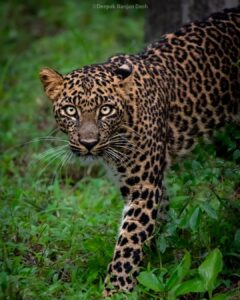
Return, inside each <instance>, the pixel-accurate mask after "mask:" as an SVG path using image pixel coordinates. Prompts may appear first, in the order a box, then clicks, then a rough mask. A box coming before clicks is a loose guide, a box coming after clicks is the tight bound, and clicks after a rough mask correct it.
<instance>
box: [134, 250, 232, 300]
mask: <svg viewBox="0 0 240 300" xmlns="http://www.w3.org/2000/svg"><path fill="white" fill-rule="evenodd" d="M190 268H191V256H190V253H189V252H186V253H185V255H184V257H183V258H182V260H181V262H180V263H179V264H178V265H176V267H174V268H173V269H172V270H170V271H166V270H165V269H163V271H162V272H161V269H160V270H159V271H160V275H159V278H158V276H157V275H156V274H155V273H154V272H153V271H143V272H141V273H140V275H139V276H138V281H139V282H140V283H141V284H142V285H143V286H144V288H145V289H147V290H153V291H155V292H157V293H158V294H157V293H156V299H157V298H158V296H159V297H161V298H162V299H168V300H176V299H177V297H179V296H182V295H186V294H189V293H204V292H208V294H209V299H214V298H213V297H212V292H213V290H214V289H215V288H216V286H217V285H216V279H217V276H218V274H219V273H220V272H221V270H222V254H221V252H220V251H219V249H214V250H213V251H211V252H210V253H209V254H208V256H207V257H206V258H205V260H204V261H203V262H202V263H201V265H200V266H199V267H198V269H197V270H196V269H192V270H191V269H190ZM161 273H162V274H161ZM188 277H190V279H187V278H188ZM186 279H187V280H186ZM220 296H221V297H225V298H223V299H226V296H225V295H224V294H221V295H217V296H216V297H215V296H214V297H215V298H216V299H217V297H220Z"/></svg>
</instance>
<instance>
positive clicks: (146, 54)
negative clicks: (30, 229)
mask: <svg viewBox="0 0 240 300" xmlns="http://www.w3.org/2000/svg"><path fill="white" fill-rule="evenodd" d="M239 59H240V7H237V8H233V9H225V10H223V11H220V12H217V13H213V14H211V15H210V16H208V17H207V18H205V19H203V20H201V21H194V22H191V23H188V24H185V25H183V26H182V27H181V28H180V29H179V30H178V31H176V32H174V33H168V34H165V35H163V36H162V37H161V38H160V39H159V40H158V41H154V42H152V43H151V44H150V45H149V46H146V47H145V49H144V50H142V51H141V52H139V53H137V54H116V55H113V56H111V57H110V58H108V59H107V60H106V61H105V62H103V63H99V64H92V65H87V66H83V67H81V68H78V69H76V70H73V71H71V72H69V73H67V74H65V75H63V74H61V73H59V72H57V71H56V70H54V69H52V68H47V67H45V68H43V69H41V71H40V80H41V82H42V85H43V88H44V91H45V94H46V96H47V97H48V98H49V99H50V100H51V101H52V105H53V112H54V116H55V119H56V122H57V124H58V127H59V128H60V129H61V130H62V131H63V132H64V133H66V134H67V136H68V140H69V147H70V149H71V151H72V152H73V153H74V154H75V155H77V156H79V158H82V159H85V158H86V159H87V158H94V159H100V160H103V161H104V163H105V164H106V165H107V166H108V167H109V168H110V169H111V170H112V172H113V174H114V175H115V176H116V177H117V181H118V184H119V189H120V192H121V195H122V197H123V199H124V209H123V213H122V219H121V225H120V228H119V233H118V237H117V239H116V245H115V249H114V253H113V258H112V260H111V262H110V263H109V265H108V269H107V275H106V280H105V284H104V291H103V295H104V296H105V297H108V296H110V295H112V294H114V293H118V292H126V293H129V292H131V291H133V289H134V287H135V286H136V283H137V276H138V274H139V272H140V268H141V266H142V264H143V262H144V245H145V244H146V243H147V242H148V241H149V240H151V239H152V237H153V236H154V232H155V230H156V226H157V225H156V224H158V220H159V216H161V213H164V211H165V209H166V207H167V205H168V204H167V201H166V197H165V186H164V178H165V173H166V170H167V169H168V168H170V167H171V164H172V161H174V159H175V158H176V157H180V156H185V155H186V154H187V153H189V152H190V151H191V150H192V149H193V148H194V147H195V145H196V144H197V142H198V141H199V139H200V138H207V139H209V138H210V139H211V137H212V136H213V134H214V132H215V131H216V130H217V129H219V128H222V127H224V126H226V125H227V124H230V123H236V124H239V121H240V71H239V67H238V60H239ZM158 226H159V225H158Z"/></svg>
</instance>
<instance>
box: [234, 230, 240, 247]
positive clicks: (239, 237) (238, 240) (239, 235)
mask: <svg viewBox="0 0 240 300" xmlns="http://www.w3.org/2000/svg"><path fill="white" fill-rule="evenodd" d="M234 244H235V245H236V246H237V247H240V229H238V230H237V231H236V233H235V236H234Z"/></svg>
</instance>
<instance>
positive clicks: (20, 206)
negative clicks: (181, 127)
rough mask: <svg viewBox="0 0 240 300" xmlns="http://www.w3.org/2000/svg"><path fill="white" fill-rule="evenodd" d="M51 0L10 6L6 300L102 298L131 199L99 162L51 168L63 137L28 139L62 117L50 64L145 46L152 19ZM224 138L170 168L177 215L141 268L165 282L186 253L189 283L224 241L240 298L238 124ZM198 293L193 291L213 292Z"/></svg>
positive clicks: (1, 137)
mask: <svg viewBox="0 0 240 300" xmlns="http://www.w3.org/2000/svg"><path fill="white" fill-rule="evenodd" d="M47 2H48V1H42V2H41V5H40V4H39V5H37V4H36V3H35V2H32V1H26V2H20V1H7V2H5V3H1V4H0V17H1V23H2V24H1V25H3V26H2V27H3V33H2V35H1V45H2V55H1V58H0V61H1V64H2V68H1V73H0V97H1V108H0V111H1V114H0V122H1V125H0V126H1V130H0V141H1V142H0V151H1V166H0V180H1V184H0V198H1V199H0V200H1V201H0V220H1V223H0V226H1V231H0V235H1V236H0V237H1V238H0V266H1V267H0V299H10V300H14V299H24V300H28V299H94V300H97V299H102V296H101V293H102V289H103V280H104V275H105V273H106V267H107V264H108V262H109V261H110V259H111V255H112V252H113V247H114V243H115V239H116V235H117V228H118V224H119V220H120V217H121V209H122V207H123V202H122V200H121V197H120V195H119V193H118V191H117V189H116V188H115V186H114V184H113V183H111V182H109V180H108V179H107V177H105V175H104V173H105V172H104V170H103V169H102V168H101V167H99V166H96V165H94V166H87V167H86V166H85V167H83V166H81V165H80V163H78V162H77V161H75V162H74V164H73V165H70V166H66V167H64V168H63V169H62V170H61V171H59V169H58V168H57V165H58V163H57V162H55V163H53V164H51V165H49V166H47V167H46V164H47V162H42V161H39V160H38V158H39V155H40V154H41V153H42V152H44V151H45V150H46V149H49V148H51V147H55V146H56V145H57V144H56V143H52V142H47V141H40V142H33V143H27V142H28V141H30V140H32V139H35V138H38V137H43V136H47V135H48V134H49V132H51V131H52V130H53V129H54V126H55V122H54V119H53V116H52V113H51V103H50V102H49V101H48V100H47V99H46V98H45V96H44V95H43V91H42V87H41V85H40V82H39V79H38V72H39V70H40V68H42V67H44V66H49V67H53V68H55V69H57V70H58V71H60V72H63V73H65V72H68V71H70V70H72V69H75V68H78V67H81V66H83V65H86V64H91V63H97V62H102V61H104V60H106V59H107V58H108V56H110V55H112V54H115V53H120V52H126V53H133V52H137V51H139V50H140V49H141V48H142V47H143V42H142V41H143V24H144V16H143V13H142V12H140V11H137V10H129V11H121V10H112V11H105V10H99V9H98V10H97V9H94V8H93V6H92V3H91V1H90V2H87V1H86V2H84V3H81V4H78V1H63V0H62V1H52V2H51V3H52V4H51V5H49V4H48V3H47ZM59 136H60V135H59ZM61 137H63V136H61ZM218 140H219V141H221V143H222V144H225V145H227V146H226V147H225V148H226V151H225V152H224V154H222V153H221V155H220V156H219V155H217V154H216V147H214V146H211V145H201V147H200V146H199V147H197V149H196V150H195V151H194V153H193V154H192V155H191V157H189V158H188V159H187V160H183V161H181V162H177V163H176V164H175V165H174V166H173V168H172V169H171V170H170V171H169V172H168V178H167V185H168V190H169V196H170V210H169V213H168V222H166V223H165V224H164V225H163V226H162V227H161V228H160V229H159V232H158V233H157V234H156V236H155V246H154V247H149V246H146V264H145V266H144V267H143V269H142V271H147V272H149V273H151V274H154V276H156V277H157V278H162V280H163V282H165V281H166V280H167V278H169V277H170V276H171V272H173V271H172V270H174V268H176V267H177V266H179V262H180V261H181V258H182V257H183V255H184V253H185V251H186V250H188V251H189V253H190V255H191V261H192V262H191V270H189V272H187V274H186V276H185V277H184V281H186V280H188V279H191V278H192V277H193V276H195V275H194V274H195V273H196V271H194V270H195V269H196V268H197V267H198V266H199V265H200V264H201V263H202V262H203V260H204V258H205V257H206V255H207V254H208V253H210V252H211V250H213V249H215V248H219V249H220V251H221V254H222V256H223V268H222V271H221V272H220V274H218V276H217V280H216V282H215V286H214V292H213V294H214V293H220V294H224V293H225V294H226V293H228V296H229V299H234V297H236V298H235V299H238V297H240V291H239V289H238V282H239V280H240V225H239V219H240V213H239V212H240V202H239V201H240V168H239V140H240V136H239V132H238V131H237V129H236V128H230V129H229V130H228V134H227V135H222V134H219V137H218ZM226 158H227V159H226ZM150 248H151V249H150ZM152 248H153V249H152ZM167 272H170V273H167ZM194 272H195V273H194ZM173 273H174V272H173ZM217 286H218V287H217ZM215 287H217V288H216V289H215ZM164 295H165V296H164ZM164 297H165V298H164ZM169 297H170V296H166V293H165V294H164V293H161V292H158V291H154V290H152V289H150V288H149V289H148V286H147V284H145V285H144V284H139V286H138V287H137V289H136V291H135V292H134V293H133V294H132V295H129V296H127V295H125V296H124V295H116V296H114V297H113V299H116V300H117V299H119V300H120V299H130V300H131V299H132V300H133V299H170V298H169ZM194 297H195V298H191V297H190V296H189V298H188V299H204V297H207V294H205V293H204V292H201V293H196V294H194ZM224 299H225V298H224Z"/></svg>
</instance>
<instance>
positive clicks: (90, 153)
mask: <svg viewBox="0 0 240 300" xmlns="http://www.w3.org/2000/svg"><path fill="white" fill-rule="evenodd" d="M69 146H70V150H71V151H72V152H73V154H75V155H76V156H79V157H85V158H88V157H89V158H91V157H97V156H101V153H100V151H97V150H95V149H94V148H93V149H91V150H87V149H84V150H83V149H81V148H79V147H78V146H76V145H73V144H70V145H69Z"/></svg>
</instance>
